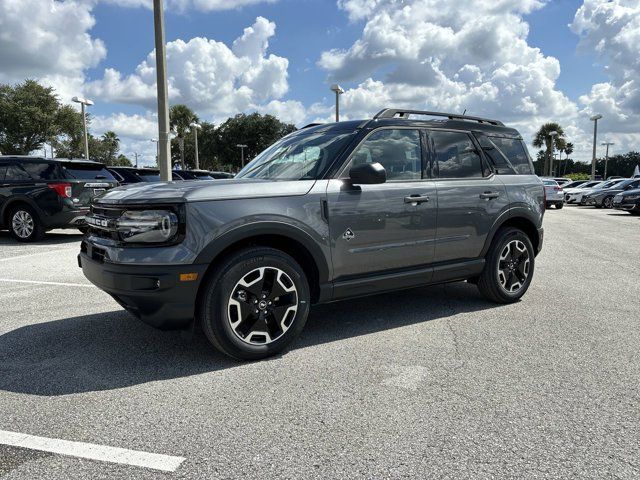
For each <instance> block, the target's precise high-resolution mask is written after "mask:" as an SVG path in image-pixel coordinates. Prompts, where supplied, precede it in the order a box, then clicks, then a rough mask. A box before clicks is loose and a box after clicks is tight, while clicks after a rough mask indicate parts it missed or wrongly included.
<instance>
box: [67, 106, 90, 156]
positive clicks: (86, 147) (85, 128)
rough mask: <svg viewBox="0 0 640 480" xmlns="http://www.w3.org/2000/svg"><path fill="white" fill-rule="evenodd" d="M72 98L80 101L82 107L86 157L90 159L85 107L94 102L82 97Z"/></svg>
mask: <svg viewBox="0 0 640 480" xmlns="http://www.w3.org/2000/svg"><path fill="white" fill-rule="evenodd" d="M71 100H72V101H74V102H76V103H79V104H80V105H81V108H82V126H83V127H84V159H85V160H89V134H88V133H87V115H86V112H85V107H88V106H90V105H93V102H92V101H91V100H89V99H87V98H82V97H73V98H72V99H71Z"/></svg>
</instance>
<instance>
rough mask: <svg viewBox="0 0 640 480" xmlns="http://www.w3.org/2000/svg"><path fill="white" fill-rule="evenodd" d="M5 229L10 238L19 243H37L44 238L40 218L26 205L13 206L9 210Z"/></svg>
mask: <svg viewBox="0 0 640 480" xmlns="http://www.w3.org/2000/svg"><path fill="white" fill-rule="evenodd" d="M7 227H8V228H9V232H10V233H11V236H12V237H13V238H15V239H16V240H17V241H19V242H24V243H29V242H37V241H38V240H40V239H41V238H42V237H43V236H44V226H43V225H42V222H41V221H40V217H38V215H37V214H36V212H35V211H34V210H33V209H32V208H31V207H30V206H28V205H15V206H13V207H11V208H10V209H9V214H8V215H7Z"/></svg>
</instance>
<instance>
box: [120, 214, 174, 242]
mask: <svg viewBox="0 0 640 480" xmlns="http://www.w3.org/2000/svg"><path fill="white" fill-rule="evenodd" d="M116 229H117V231H118V234H119V235H120V238H121V239H122V240H123V241H124V242H127V243H167V242H171V241H172V240H173V239H174V238H175V237H176V235H177V234H178V216H177V215H176V214H175V213H173V212H170V211H168V210H140V211H135V210H129V211H126V212H124V213H123V214H122V215H121V216H120V218H119V219H118V220H117V222H116Z"/></svg>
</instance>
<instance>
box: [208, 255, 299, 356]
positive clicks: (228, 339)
mask: <svg viewBox="0 0 640 480" xmlns="http://www.w3.org/2000/svg"><path fill="white" fill-rule="evenodd" d="M261 267H266V270H263V271H261V272H259V273H258V275H262V276H261V277H260V278H259V279H258V280H257V281H256V284H258V283H261V286H260V288H259V287H258V286H256V287H243V286H241V285H240V284H239V282H240V281H245V285H246V284H247V283H250V284H251V285H253V283H252V282H248V281H246V280H245V279H246V278H248V277H249V276H251V275H253V274H254V272H255V271H256V270H257V269H259V268H261ZM270 272H271V273H270ZM274 272H275V273H274ZM280 272H284V273H285V274H286V275H284V277H285V280H286V281H287V282H292V285H293V288H294V292H295V293H291V294H286V293H280V294H279V296H277V297H274V298H271V296H272V293H273V295H275V294H276V293H275V292H276V291H277V290H279V291H282V287H280V286H279V285H275V281H276V280H273V278H274V277H272V281H271V286H272V287H271V289H269V288H268V286H265V285H266V284H267V283H268V281H267V276H268V274H270V275H272V276H273V275H276V276H277V277H278V279H279V278H281V277H280V275H281V273H280ZM205 282H206V283H205V284H204V285H203V289H202V293H201V295H200V299H199V308H198V320H199V321H200V323H201V325H202V329H203V330H204V332H205V335H206V336H207V338H208V339H209V341H210V342H211V343H212V344H213V346H214V347H216V348H217V349H218V350H220V351H221V352H222V353H224V354H226V355H228V356H230V357H233V358H235V359H238V360H259V359H261V358H265V357H269V356H272V355H275V354H277V353H279V352H281V351H282V350H284V349H285V348H286V347H287V346H288V345H289V344H291V342H292V341H293V340H295V338H296V337H297V336H298V335H299V334H300V332H301V331H302V329H303V328H304V325H305V323H306V321H307V316H308V314H309V303H310V299H311V298H310V297H311V296H310V293H309V284H308V281H307V278H306V276H305V273H304V271H303V270H302V268H301V267H300V265H298V263H297V262H296V261H295V260H294V259H293V258H291V257H290V256H289V255H287V254H285V253H284V252H281V251H279V250H275V249H273V248H266V247H250V248H246V249H243V250H240V251H238V252H236V253H234V254H232V255H231V256H230V257H229V258H228V259H227V260H226V261H225V262H224V263H222V264H221V265H219V266H218V267H217V268H216V270H215V271H214V272H213V273H212V275H210V276H209V277H208V278H207V279H206V280H205ZM280 285H282V283H280ZM263 287H264V288H265V290H263ZM289 288H291V286H290V285H289ZM239 289H244V290H246V291H244V298H245V300H246V301H244V302H243V307H244V308H250V309H251V312H249V313H250V316H249V317H247V318H246V319H244V320H241V321H240V322H239V325H238V326H237V327H236V329H234V327H232V318H231V317H232V313H236V314H237V315H238V316H241V314H242V308H241V307H240V303H239V302H240V301H241V300H239V299H240V298H241V293H243V292H242V291H241V290H239ZM251 290H260V291H263V292H264V291H269V294H268V296H267V297H266V298H264V300H265V301H273V303H274V304H275V303H276V302H278V301H281V300H280V297H285V296H287V295H290V297H289V299H288V303H287V305H290V304H291V305H293V303H295V305H296V306H295V308H296V310H295V311H294V312H293V315H292V316H291V314H290V312H289V311H288V310H287V312H286V313H284V315H283V317H282V318H280V319H277V318H276V316H275V311H276V309H278V308H280V309H281V310H283V309H284V308H290V307H287V305H284V306H280V307H278V306H277V305H273V306H271V307H267V306H265V307H264V308H265V310H262V311H261V312H268V313H265V314H263V313H260V314H259V315H253V308H254V307H255V308H256V311H258V310H257V309H258V306H255V305H253V302H254V300H256V299H262V298H263V297H261V296H257V297H256V296H254V293H252V292H251ZM236 294H237V295H238V296H237V297H235V295H236ZM232 295H233V296H234V298H233V299H232V298H231V297H232ZM232 303H235V304H236V305H237V310H236V307H235V306H233V305H232ZM260 303H262V302H260ZM249 305H251V306H250V307H249ZM269 305H271V303H269ZM241 318H242V317H241ZM254 319H255V320H254ZM263 321H264V326H262V325H263V324H262V323H261V322H263ZM245 322H247V323H246V324H247V325H249V324H250V323H251V322H253V323H254V327H255V326H256V325H258V328H261V326H262V328H264V330H265V334H263V335H261V332H260V331H250V332H248V335H247V332H244V333H243V332H239V330H240V327H242V325H243V324H244V323H245ZM274 322H275V323H274ZM285 322H286V323H288V326H287V327H286V328H287V329H286V330H284V328H285V327H284V323H285ZM272 326H276V328H278V329H280V330H281V331H282V333H280V332H276V334H273V333H272V330H271V327H272ZM266 333H270V334H273V336H274V340H271V338H270V336H268V335H266ZM254 334H255V338H258V339H260V338H261V337H262V338H264V340H265V343H264V344H255V343H250V341H251V340H252V338H254V337H253V336H254ZM241 335H242V336H244V337H245V338H244V339H243V338H241ZM267 339H268V343H267ZM256 341H257V342H259V340H256Z"/></svg>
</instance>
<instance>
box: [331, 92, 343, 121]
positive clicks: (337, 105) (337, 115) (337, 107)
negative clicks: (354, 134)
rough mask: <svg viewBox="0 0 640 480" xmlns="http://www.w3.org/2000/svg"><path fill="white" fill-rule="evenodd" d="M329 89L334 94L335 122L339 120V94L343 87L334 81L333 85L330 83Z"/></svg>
mask: <svg viewBox="0 0 640 480" xmlns="http://www.w3.org/2000/svg"><path fill="white" fill-rule="evenodd" d="M331 91H332V92H334V93H335V94H336V122H339V121H340V95H342V94H343V93H344V89H343V88H342V87H341V86H340V85H338V84H337V83H334V84H333V85H331Z"/></svg>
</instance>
